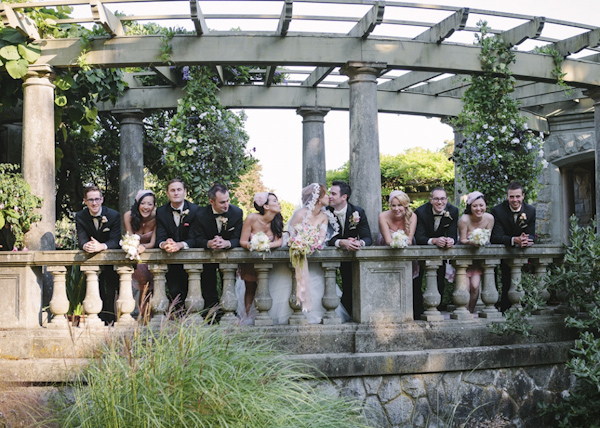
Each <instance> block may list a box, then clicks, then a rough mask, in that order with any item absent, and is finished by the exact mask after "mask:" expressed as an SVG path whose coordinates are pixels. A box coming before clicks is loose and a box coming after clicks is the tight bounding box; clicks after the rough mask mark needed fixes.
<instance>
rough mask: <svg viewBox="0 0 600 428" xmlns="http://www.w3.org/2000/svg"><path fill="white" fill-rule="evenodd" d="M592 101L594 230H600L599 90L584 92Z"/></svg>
mask: <svg viewBox="0 0 600 428" xmlns="http://www.w3.org/2000/svg"><path fill="white" fill-rule="evenodd" d="M584 94H585V95H587V96H589V97H590V98H592V99H593V100H594V135H595V138H596V146H595V153H596V154H595V160H596V221H597V224H596V228H597V229H598V230H600V227H599V225H600V88H597V89H594V90H588V91H585V92H584Z"/></svg>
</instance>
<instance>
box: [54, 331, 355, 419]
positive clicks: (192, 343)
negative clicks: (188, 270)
mask: <svg viewBox="0 0 600 428" xmlns="http://www.w3.org/2000/svg"><path fill="white" fill-rule="evenodd" d="M308 370H309V368H308V367H306V366H304V365H301V364H300V363H297V362H294V361H293V360H292V359H291V358H286V357H285V356H282V355H280V354H278V353H277V352H275V351H274V350H273V349H271V347H270V346H269V345H266V344H265V343H264V342H261V341H260V339H257V338H254V337H251V336H249V335H244V334H242V333H241V332H240V331H227V330H225V329H222V328H209V327H206V326H201V325H193V324H192V323H187V322H182V323H177V324H176V325H169V326H164V327H163V328H162V329H161V330H159V331H152V330H149V329H138V330H136V331H135V332H134V333H133V334H131V333H130V334H127V335H124V336H122V337H113V338H112V340H109V341H108V343H106V344H105V345H104V346H103V348H102V349H101V350H100V351H99V352H98V353H97V357H96V358H94V359H93V360H92V361H91V362H90V365H89V366H88V367H87V368H86V370H85V372H84V373H83V374H82V375H81V376H80V379H79V381H78V382H77V383H76V385H75V389H74V392H73V395H72V397H73V398H72V400H68V401H66V402H64V403H63V404H64V408H63V409H62V413H61V414H60V418H61V420H60V426H63V427H81V428H86V427H90V428H92V427H93V428H96V427H128V428H137V427H139V428H142V427H154V428H161V427H168V428H172V427H211V428H212V427H214V428H216V427H240V428H242V427H253V428H263V427H265V428H266V427H273V428H276V427H307V428H309V427H310V428H312V427H319V428H329V427H340V428H342V427H344V428H346V427H365V426H366V421H365V420H364V417H362V416H361V414H360V404H359V403H358V402H353V401H349V400H348V399H344V398H340V397H335V396H332V395H329V394H327V393H325V392H320V391H319V390H317V389H316V388H314V387H312V386H310V385H309V383H308V382H307V380H311V379H313V376H311V375H309V374H308Z"/></svg>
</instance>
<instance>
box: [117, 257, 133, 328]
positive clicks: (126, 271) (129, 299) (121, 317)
mask: <svg viewBox="0 0 600 428" xmlns="http://www.w3.org/2000/svg"><path fill="white" fill-rule="evenodd" d="M115 270H116V271H117V272H118V274H119V298H118V299H117V304H116V308H115V309H116V310H117V320H118V321H117V323H116V325H117V326H119V327H123V326H125V327H126V326H131V325H133V324H135V320H134V319H133V317H132V316H131V313H132V312H133V310H134V309H135V299H134V298H133V290H132V288H131V275H133V267H131V266H115Z"/></svg>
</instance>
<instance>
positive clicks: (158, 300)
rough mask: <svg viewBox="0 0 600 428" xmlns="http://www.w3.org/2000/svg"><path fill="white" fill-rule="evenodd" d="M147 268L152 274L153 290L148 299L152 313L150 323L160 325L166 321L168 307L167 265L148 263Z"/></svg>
mask: <svg viewBox="0 0 600 428" xmlns="http://www.w3.org/2000/svg"><path fill="white" fill-rule="evenodd" d="M148 269H150V272H152V275H154V291H152V298H151V299H150V305H151V306H152V314H153V315H152V320H151V321H150V324H152V325H154V326H157V327H160V326H161V324H162V323H163V322H164V321H166V319H167V316H166V313H167V310H168V309H169V299H168V298H167V292H166V291H165V285H166V283H167V278H166V275H167V265H148Z"/></svg>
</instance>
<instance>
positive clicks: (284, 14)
mask: <svg viewBox="0 0 600 428" xmlns="http://www.w3.org/2000/svg"><path fill="white" fill-rule="evenodd" d="M293 5H294V4H293V0H285V3H284V5H283V8H282V9H281V16H280V17H279V24H277V30H276V31H275V34H277V35H278V36H282V37H285V36H286V35H287V32H288V30H289V28H290V22H292V12H293ZM275 71H277V66H275V65H268V66H267V68H266V71H265V85H266V86H271V85H272V84H273V78H274V77H275Z"/></svg>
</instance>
